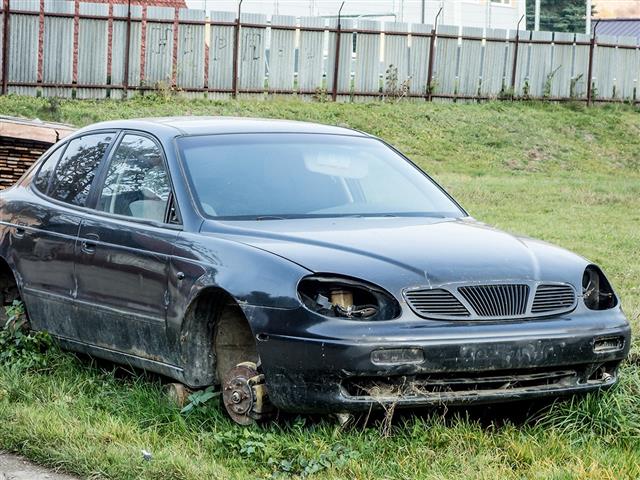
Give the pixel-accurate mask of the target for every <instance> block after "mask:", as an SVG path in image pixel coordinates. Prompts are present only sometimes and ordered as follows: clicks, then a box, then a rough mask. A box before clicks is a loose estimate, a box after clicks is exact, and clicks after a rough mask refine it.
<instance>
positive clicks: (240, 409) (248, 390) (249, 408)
mask: <svg viewBox="0 0 640 480" xmlns="http://www.w3.org/2000/svg"><path fill="white" fill-rule="evenodd" d="M222 400H223V402H224V407H225V408H226V410H227V413H228V414H229V416H230V417H231V418H232V419H233V420H234V421H235V422H236V423H239V424H240V425H250V424H252V423H254V422H255V421H256V420H261V419H262V418H264V416H265V415H266V414H268V413H270V412H271V411H272V410H273V408H272V407H271V405H270V404H269V401H268V397H267V389H266V387H265V385H264V375H261V374H260V373H258V367H257V366H256V364H255V363H253V362H243V363H240V364H238V365H236V366H235V367H233V368H232V369H231V370H229V372H228V373H227V375H226V376H225V378H224V382H223V385H222Z"/></svg>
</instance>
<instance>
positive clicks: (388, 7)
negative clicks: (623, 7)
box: [186, 0, 526, 29]
mask: <svg viewBox="0 0 640 480" xmlns="http://www.w3.org/2000/svg"><path fill="white" fill-rule="evenodd" d="M186 2H187V5H188V6H189V8H197V9H204V10H223V11H237V9H238V0H186ZM341 3H342V0H244V1H243V3H242V11H243V12H250V13H263V14H266V15H273V14H280V15H295V16H297V17H300V16H314V17H315V16H324V17H329V16H336V15H337V14H338V10H339V8H340V4H341ZM423 6H424V8H423ZM525 6H526V0H424V1H423V0H346V1H345V4H344V7H343V9H342V15H343V16H347V17H351V18H353V17H361V16H366V17H378V18H379V19H380V20H384V21H394V19H395V20H396V21H398V22H410V23H421V22H422V20H423V11H424V23H429V24H432V23H433V21H434V19H435V16H436V14H437V13H438V10H439V9H440V8H442V14H441V16H440V19H439V20H438V22H439V23H441V24H447V25H459V26H463V27H489V28H504V29H515V28H516V25H517V24H518V20H520V18H521V17H522V16H523V15H524V14H525ZM524 25H525V23H524V21H523V23H522V26H524Z"/></svg>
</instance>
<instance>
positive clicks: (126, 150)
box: [96, 134, 171, 222]
mask: <svg viewBox="0 0 640 480" xmlns="http://www.w3.org/2000/svg"><path fill="white" fill-rule="evenodd" d="M170 192H171V187H170V183H169V176H168V173H167V169H166V167H165V164H164V160H163V157H162V153H161V151H160V147H159V146H158V145H157V144H156V143H155V142H154V141H153V140H151V139H150V138H148V137H144V136H141V135H134V134H127V135H125V136H124V138H123V139H122V141H121V142H120V145H118V147H117V148H116V149H115V151H114V153H113V156H112V158H111V163H110V165H109V169H108V171H107V176H106V179H105V181H104V186H103V188H102V191H101V192H100V197H99V199H98V204H97V207H96V208H97V209H98V210H100V211H103V212H107V213H113V214H116V215H124V216H127V217H133V218H141V219H145V220H155V221H157V222H164V221H165V215H166V211H167V202H168V201H169V196H170Z"/></svg>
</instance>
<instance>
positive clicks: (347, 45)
mask: <svg viewBox="0 0 640 480" xmlns="http://www.w3.org/2000/svg"><path fill="white" fill-rule="evenodd" d="M340 23H341V27H342V29H353V28H354V23H353V21H352V20H344V19H343V20H341V22H340ZM328 26H329V28H336V27H337V26H338V21H337V20H336V19H334V18H332V19H330V20H329V22H328ZM336 36H337V33H335V32H329V56H328V57H327V74H326V75H327V90H328V91H329V92H331V91H332V90H333V74H334V71H335V60H336ZM338 58H339V61H338V81H337V87H338V92H343V93H344V92H351V89H352V85H351V83H352V82H351V76H352V72H353V64H352V62H353V34H352V33H344V32H342V33H340V56H339V57H338ZM338 97H339V98H338V99H339V100H343V101H344V100H348V99H349V98H350V96H349V95H339V96H338Z"/></svg>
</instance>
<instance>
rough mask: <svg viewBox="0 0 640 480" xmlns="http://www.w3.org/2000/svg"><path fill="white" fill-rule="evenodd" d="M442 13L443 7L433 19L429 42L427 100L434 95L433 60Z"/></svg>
mask: <svg viewBox="0 0 640 480" xmlns="http://www.w3.org/2000/svg"><path fill="white" fill-rule="evenodd" d="M441 13H442V7H440V10H438V14H437V15H436V18H435V20H434V21H433V29H432V30H431V43H429V67H428V68H427V101H429V102H430V101H431V100H432V95H433V62H434V58H433V57H434V53H435V44H436V37H437V36H438V33H437V29H438V17H439V16H440V14H441Z"/></svg>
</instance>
